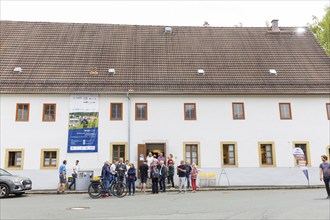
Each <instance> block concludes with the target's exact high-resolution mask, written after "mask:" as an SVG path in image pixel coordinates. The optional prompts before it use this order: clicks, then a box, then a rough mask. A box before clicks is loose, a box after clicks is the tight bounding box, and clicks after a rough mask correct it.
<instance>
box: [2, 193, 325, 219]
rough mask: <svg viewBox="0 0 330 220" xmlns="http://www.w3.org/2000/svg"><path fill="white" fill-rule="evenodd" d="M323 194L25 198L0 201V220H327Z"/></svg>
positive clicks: (55, 196) (42, 196)
mask: <svg viewBox="0 0 330 220" xmlns="http://www.w3.org/2000/svg"><path fill="white" fill-rule="evenodd" d="M325 194H326V193H325V189H294V190H293V189H291V190H235V191H229V190H226V191H203V192H202V191H200V192H197V193H191V192H188V193H185V194H178V193H176V192H168V193H164V194H150V193H147V194H142V193H137V194H136V195H135V196H127V197H125V198H122V199H118V198H108V199H103V198H100V199H91V198H90V197H89V196H88V194H85V193H84V194H65V195H55V194H28V195H25V196H22V197H10V198H7V199H2V200H0V203H1V219H2V220H4V219H329V218H330V200H327V199H325V197H326V196H325Z"/></svg>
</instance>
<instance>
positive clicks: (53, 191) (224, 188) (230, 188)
mask: <svg viewBox="0 0 330 220" xmlns="http://www.w3.org/2000/svg"><path fill="white" fill-rule="evenodd" d="M321 188H324V186H322V185H315V186H218V187H200V188H197V191H239V190H286V189H321ZM176 191H178V189H177V188H175V189H167V192H176ZM187 191H191V189H187ZM65 192H66V194H85V193H87V190H66V191H65ZM146 192H151V189H148V188H147V190H146ZM136 193H141V192H140V189H139V188H136ZM26 194H57V191H56V189H47V190H31V191H27V192H26Z"/></svg>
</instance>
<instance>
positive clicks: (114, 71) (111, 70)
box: [108, 68, 116, 76]
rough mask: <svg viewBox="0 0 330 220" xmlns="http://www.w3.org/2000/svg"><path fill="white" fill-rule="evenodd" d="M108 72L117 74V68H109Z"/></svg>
mask: <svg viewBox="0 0 330 220" xmlns="http://www.w3.org/2000/svg"><path fill="white" fill-rule="evenodd" d="M108 73H109V74H110V75H111V76H113V75H115V74H116V70H115V69H113V68H110V69H108Z"/></svg>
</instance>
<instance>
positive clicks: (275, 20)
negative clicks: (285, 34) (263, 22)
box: [272, 19, 280, 31]
mask: <svg viewBox="0 0 330 220" xmlns="http://www.w3.org/2000/svg"><path fill="white" fill-rule="evenodd" d="M272 31H280V28H279V27H278V19H274V20H272Z"/></svg>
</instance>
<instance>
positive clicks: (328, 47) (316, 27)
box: [307, 7, 330, 56]
mask: <svg viewBox="0 0 330 220" xmlns="http://www.w3.org/2000/svg"><path fill="white" fill-rule="evenodd" d="M325 11H326V12H325V15H324V17H323V18H322V20H321V21H319V19H318V18H317V17H316V16H313V18H312V24H309V23H308V24H307V25H308V27H309V29H310V30H311V31H312V32H313V33H314V34H315V36H316V38H317V39H318V41H319V42H320V44H321V45H322V47H323V48H324V50H325V51H326V53H327V54H328V55H329V56H330V7H327V8H326V10H325Z"/></svg>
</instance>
